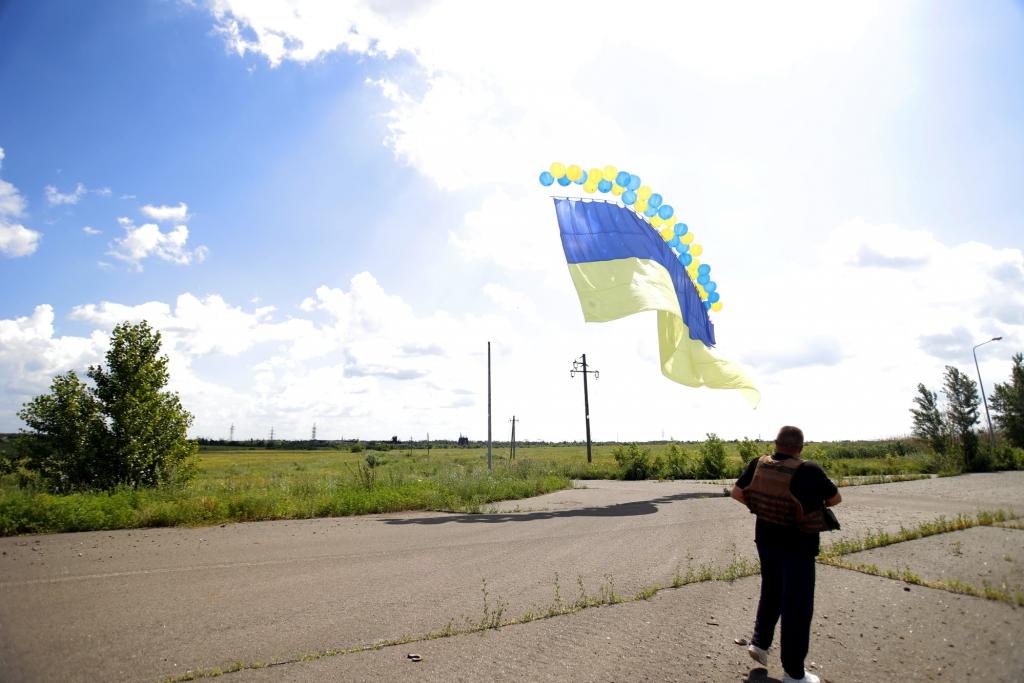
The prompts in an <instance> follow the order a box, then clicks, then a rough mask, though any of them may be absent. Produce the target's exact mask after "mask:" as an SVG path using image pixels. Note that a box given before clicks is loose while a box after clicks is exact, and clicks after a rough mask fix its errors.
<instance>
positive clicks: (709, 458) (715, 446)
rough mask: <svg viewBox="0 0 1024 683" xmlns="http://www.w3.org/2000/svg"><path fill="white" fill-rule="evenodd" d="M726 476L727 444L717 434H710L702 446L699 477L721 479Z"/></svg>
mask: <svg viewBox="0 0 1024 683" xmlns="http://www.w3.org/2000/svg"><path fill="white" fill-rule="evenodd" d="M725 475H726V462H725V444H724V443H722V440H721V439H719V438H718V437H717V436H716V435H715V434H711V433H709V434H708V435H707V439H706V440H705V441H704V443H702V444H701V445H700V464H699V471H698V473H697V476H698V477H699V478H700V479H721V478H722V477H724V476H725Z"/></svg>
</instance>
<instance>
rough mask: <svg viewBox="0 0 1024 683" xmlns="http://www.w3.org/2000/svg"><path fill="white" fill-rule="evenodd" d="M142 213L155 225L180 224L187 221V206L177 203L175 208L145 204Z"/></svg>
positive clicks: (183, 203)
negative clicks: (155, 223) (154, 222)
mask: <svg viewBox="0 0 1024 683" xmlns="http://www.w3.org/2000/svg"><path fill="white" fill-rule="evenodd" d="M142 213H143V214H145V215H146V217H147V218H151V219H153V220H154V221H156V222H157V223H175V222H176V223H182V222H184V221H187V220H188V204H186V203H185V202H179V203H178V205H177V206H164V205H161V206H153V205H152V204H146V205H145V206H143V207H142Z"/></svg>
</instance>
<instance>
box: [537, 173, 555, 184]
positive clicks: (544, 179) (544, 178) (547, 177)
mask: <svg viewBox="0 0 1024 683" xmlns="http://www.w3.org/2000/svg"><path fill="white" fill-rule="evenodd" d="M553 182H555V176H553V175H551V174H550V173H548V172H547V171H544V172H543V173H541V174H540V184H541V185H543V186H544V187H547V186H548V185H550V184H551V183H553Z"/></svg>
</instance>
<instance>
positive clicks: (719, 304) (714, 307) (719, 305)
mask: <svg viewBox="0 0 1024 683" xmlns="http://www.w3.org/2000/svg"><path fill="white" fill-rule="evenodd" d="M711 310H712V311H714V312H715V313H718V312H719V311H720V310H722V302H721V301H716V302H715V303H713V304H711Z"/></svg>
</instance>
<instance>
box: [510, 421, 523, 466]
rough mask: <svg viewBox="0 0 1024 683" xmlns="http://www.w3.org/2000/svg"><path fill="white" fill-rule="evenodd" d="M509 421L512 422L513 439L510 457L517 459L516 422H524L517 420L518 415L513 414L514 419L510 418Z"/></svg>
mask: <svg viewBox="0 0 1024 683" xmlns="http://www.w3.org/2000/svg"><path fill="white" fill-rule="evenodd" d="M509 422H511V423H512V441H511V442H510V443H511V447H510V448H509V452H508V459H509V460H515V459H516V422H522V420H517V419H516V416H515V415H513V416H512V419H511V420H509Z"/></svg>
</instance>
